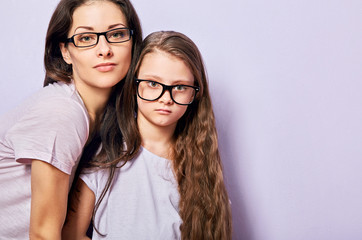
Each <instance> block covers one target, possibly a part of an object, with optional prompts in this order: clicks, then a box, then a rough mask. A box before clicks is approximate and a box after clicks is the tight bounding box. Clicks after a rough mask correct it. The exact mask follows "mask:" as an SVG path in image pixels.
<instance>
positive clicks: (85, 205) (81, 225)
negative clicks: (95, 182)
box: [62, 178, 95, 240]
mask: <svg viewBox="0 0 362 240" xmlns="http://www.w3.org/2000/svg"><path fill="white" fill-rule="evenodd" d="M74 190H75V191H72V193H71V195H70V200H69V208H68V213H67V218H66V221H65V224H64V227H63V232H62V238H63V239H67V240H68V239H69V240H71V239H77V240H79V239H89V238H88V237H87V236H86V233H87V230H88V227H89V224H90V222H91V219H92V214H93V209H94V204H95V195H94V193H93V191H92V190H91V189H90V188H89V187H88V186H87V185H86V184H85V183H84V182H83V180H82V179H80V178H79V179H78V180H77V182H76V186H75V189H74Z"/></svg>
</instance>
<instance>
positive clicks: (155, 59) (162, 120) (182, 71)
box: [137, 51, 194, 130]
mask: <svg viewBox="0 0 362 240" xmlns="http://www.w3.org/2000/svg"><path fill="white" fill-rule="evenodd" d="M137 78H138V79H143V80H150V81H155V82H158V83H162V84H165V85H179V84H180V85H190V86H194V76H193V74H192V72H191V71H190V69H189V68H188V67H187V66H186V64H185V63H184V62H183V61H182V60H180V59H178V58H176V57H174V56H172V55H170V54H168V53H165V52H162V51H156V52H152V53H148V54H146V55H145V56H144V58H143V60H142V64H141V65H140V68H139V71H138V76H137ZM149 84H150V87H154V85H155V83H152V82H151V83H149ZM174 97H175V96H174ZM137 105H138V113H137V120H138V123H139V125H141V126H149V125H152V126H153V127H156V128H165V127H170V128H169V129H170V130H174V129H175V127H176V124H177V122H178V120H179V119H180V118H181V117H182V116H183V115H184V113H185V112H186V110H187V105H179V104H176V103H175V102H174V101H173V100H172V99H171V96H170V92H169V91H165V92H164V94H163V95H162V96H161V97H160V98H159V99H157V100H155V101H145V100H142V99H141V98H139V97H138V96H137Z"/></svg>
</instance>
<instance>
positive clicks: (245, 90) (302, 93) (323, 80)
mask: <svg viewBox="0 0 362 240" xmlns="http://www.w3.org/2000/svg"><path fill="white" fill-rule="evenodd" d="M57 2H58V0H47V1H43V0H20V1H15V0H9V1H1V3H0V29H1V38H0V53H1V55H0V70H1V80H0V90H1V96H2V101H1V102H0V114H2V113H4V112H5V111H7V110H9V109H11V108H12V107H13V106H15V105H16V104H18V103H19V102H20V101H21V100H22V99H24V98H25V97H27V96H28V95H29V94H31V93H32V92H34V91H35V90H37V89H39V88H41V86H42V82H43V77H44V70H43V63H42V58H43V45H44V37H45V32H46V28H47V23H48V21H49V18H50V15H51V13H52V11H53V9H54V7H55V5H56V3H57ZM133 3H134V5H135V7H136V9H137V11H138V13H139V16H140V18H141V20H142V24H143V28H144V34H145V35H147V34H148V33H150V32H152V31H156V30H176V31H181V32H183V33H185V34H187V35H188V36H189V37H191V38H192V39H193V40H194V41H195V42H196V44H197V45H198V46H199V48H200V50H201V52H202V54H203V56H204V60H205V63H206V67H207V70H208V75H209V81H210V88H211V92H212V97H213V104H214V108H215V113H216V117H217V126H218V130H219V139H220V144H221V146H220V148H221V153H222V158H223V163H224V169H225V178H226V183H227V187H228V190H229V194H230V198H231V201H232V211H233V221H234V239H246V240H306V239H308V240H346V239H347V240H358V239H362V174H361V169H362V147H361V143H362V111H361V103H362V94H361V89H362V68H361V64H362V46H361V43H362V28H361V23H362V15H361V10H362V1H360V0H343V1H342V0H339V1H338V0H329V1H326V0H303V1H302V0H297V1H287V0H276V1H267V0H253V1H252V0H238V1H236V0H233V1H231V0H225V1H216V0H200V1H192V0H183V1H166V0H152V1H146V0H133Z"/></svg>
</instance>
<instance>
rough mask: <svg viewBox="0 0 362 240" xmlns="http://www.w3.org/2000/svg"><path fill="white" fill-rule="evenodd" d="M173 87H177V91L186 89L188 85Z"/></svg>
mask: <svg viewBox="0 0 362 240" xmlns="http://www.w3.org/2000/svg"><path fill="white" fill-rule="evenodd" d="M173 89H175V90H176V91H185V90H186V86H183V85H177V86H175V87H174V88H173Z"/></svg>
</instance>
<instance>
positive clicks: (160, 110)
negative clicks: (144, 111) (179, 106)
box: [156, 109, 171, 114]
mask: <svg viewBox="0 0 362 240" xmlns="http://www.w3.org/2000/svg"><path fill="white" fill-rule="evenodd" d="M156 112H158V113H160V114H170V113H171V111H170V110H167V109H156Z"/></svg>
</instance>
